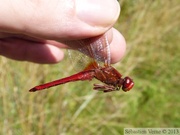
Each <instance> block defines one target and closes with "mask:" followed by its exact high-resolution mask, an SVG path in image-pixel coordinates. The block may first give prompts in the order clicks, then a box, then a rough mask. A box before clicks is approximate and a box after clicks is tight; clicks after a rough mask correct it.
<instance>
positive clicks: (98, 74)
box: [29, 35, 134, 92]
mask: <svg viewBox="0 0 180 135" xmlns="http://www.w3.org/2000/svg"><path fill="white" fill-rule="evenodd" d="M88 42H89V44H88V45H85V43H88ZM78 45H79V47H78V48H79V49H78V51H77V52H78V53H77V54H86V55H81V59H80V61H79V63H80V64H82V63H83V62H84V61H85V62H86V63H88V64H85V65H86V67H85V68H84V70H83V71H81V72H79V73H77V74H74V75H71V76H69V77H65V78H62V79H58V80H55V81H52V82H48V83H45V84H42V85H38V86H35V87H33V88H32V89H30V90H29V91H30V92H35V91H40V90H44V89H47V88H50V87H53V86H57V85H61V84H64V83H68V82H75V81H85V80H92V79H93V78H95V79H97V80H99V81H101V82H103V83H104V84H94V88H93V89H94V90H98V91H103V92H111V91H118V90H120V88H122V90H123V91H125V92H126V91H129V90H130V89H131V88H132V87H133V86H134V82H133V80H132V79H131V78H130V77H125V78H122V75H121V74H120V73H119V72H118V71H117V70H116V69H115V68H113V67H112V66H111V65H110V59H111V57H110V46H109V43H108V40H107V36H106V35H105V36H102V37H100V38H99V39H98V40H96V41H94V42H92V41H90V40H89V39H87V40H83V41H81V42H79V41H78ZM80 52H82V53H80ZM77 54H76V55H75V58H76V59H78V57H77ZM82 59H83V60H82ZM84 59H85V60H84ZM87 59H88V60H87Z"/></svg>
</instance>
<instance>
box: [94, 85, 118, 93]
mask: <svg viewBox="0 0 180 135" xmlns="http://www.w3.org/2000/svg"><path fill="white" fill-rule="evenodd" d="M93 89H94V90H98V91H103V92H111V91H117V90H119V87H114V86H112V85H104V84H94V88H93Z"/></svg>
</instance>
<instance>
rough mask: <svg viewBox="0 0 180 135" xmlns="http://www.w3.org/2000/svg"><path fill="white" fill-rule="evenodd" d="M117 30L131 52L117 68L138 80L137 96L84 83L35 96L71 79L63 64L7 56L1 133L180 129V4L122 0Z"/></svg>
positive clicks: (1, 64)
mask: <svg viewBox="0 0 180 135" xmlns="http://www.w3.org/2000/svg"><path fill="white" fill-rule="evenodd" d="M120 3H121V16H120V18H119V20H118V22H117V24H116V25H115V27H116V28H117V29H118V30H119V31H120V32H121V33H122V34H123V35H124V36H125V38H126V41H127V53H126V56H125V57H124V59H123V60H122V61H121V62H119V63H117V64H115V65H114V67H116V68H117V69H118V70H119V71H120V72H121V73H123V75H129V76H131V77H132V78H133V79H134V81H135V87H134V88H133V90H132V91H130V92H127V93H124V92H123V91H120V92H112V93H106V94H104V93H101V92H96V91H93V90H92V84H93V83H94V82H95V81H91V82H77V83H69V84H66V85H62V86H58V87H55V88H51V90H48V91H42V92H37V93H29V92H28V89H29V88H31V87H32V86H34V85H37V84H40V83H43V82H48V81H50V80H54V79H56V78H62V77H66V76H68V75H71V74H72V73H74V72H72V68H73V67H70V66H69V65H68V62H67V61H66V60H64V61H63V62H62V63H61V64H56V65H38V64H34V63H28V62H17V61H13V60H9V59H6V58H4V57H0V127H1V128H0V134H2V135H43V134H44V135H58V134H59V135H78V134H80V135H119V134H123V129H124V128H129V127H180V113H179V110H180V98H179V94H180V85H179V80H180V78H179V77H180V45H179V40H180V1H179V0H166V1H163V0H154V1H153V0H133V1H132V0H121V1H120Z"/></svg>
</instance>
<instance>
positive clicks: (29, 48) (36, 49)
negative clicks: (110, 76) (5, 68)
mask: <svg viewBox="0 0 180 135" xmlns="http://www.w3.org/2000/svg"><path fill="white" fill-rule="evenodd" d="M0 55H3V56H5V57H8V58H11V59H14V60H20V61H30V62H35V63H41V64H52V63H57V62H59V61H61V60H62V59H63V57H64V53H63V52H62V51H61V50H60V49H59V48H58V47H56V46H53V45H50V44H46V43H40V42H39V43H38V42H31V41H27V40H22V39H17V38H6V39H0Z"/></svg>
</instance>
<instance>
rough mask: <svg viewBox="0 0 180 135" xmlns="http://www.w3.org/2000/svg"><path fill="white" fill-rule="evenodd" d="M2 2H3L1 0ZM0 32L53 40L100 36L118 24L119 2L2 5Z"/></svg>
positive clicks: (72, 0)
mask: <svg viewBox="0 0 180 135" xmlns="http://www.w3.org/2000/svg"><path fill="white" fill-rule="evenodd" d="M0 1H1V0H0ZM2 3H3V4H1V5H0V16H1V17H3V16H4V17H3V19H1V20H0V31H6V32H11V33H18V34H25V35H28V36H32V37H39V38H43V39H51V40H57V41H61V40H67V39H68V40H69V39H80V38H81V39H82V38H87V37H93V36H97V35H100V34H102V33H104V32H105V31H107V30H108V29H110V28H111V27H112V26H113V25H114V23H115V22H116V20H117V18H118V16H119V13H120V7H119V3H118V2H117V0H53V1H49V0H40V1H39V0H34V1H32V0H26V1H18V0H14V1H5V2H4V1H3V2H2Z"/></svg>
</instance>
